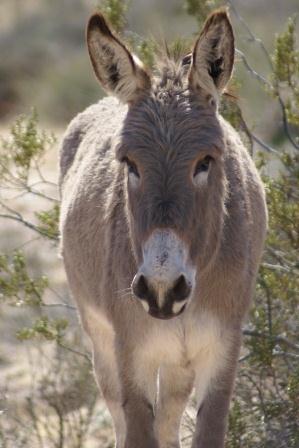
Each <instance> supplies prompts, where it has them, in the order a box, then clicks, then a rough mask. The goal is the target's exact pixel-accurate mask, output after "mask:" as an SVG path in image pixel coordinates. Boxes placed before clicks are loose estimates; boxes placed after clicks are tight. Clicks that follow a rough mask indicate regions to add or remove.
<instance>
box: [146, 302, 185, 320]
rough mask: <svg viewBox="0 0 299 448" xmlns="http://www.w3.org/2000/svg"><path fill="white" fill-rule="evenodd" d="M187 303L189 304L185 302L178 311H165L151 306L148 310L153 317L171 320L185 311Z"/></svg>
mask: <svg viewBox="0 0 299 448" xmlns="http://www.w3.org/2000/svg"><path fill="white" fill-rule="evenodd" d="M186 305H187V304H186V303H185V304H184V305H183V306H182V308H181V309H180V311H179V312H178V313H166V312H163V311H161V310H159V309H156V308H150V309H149V311H148V314H149V315H150V316H151V317H154V318H155V319H160V320H170V319H173V318H175V317H178V316H180V315H181V314H182V313H183V312H184V310H185V308H186Z"/></svg>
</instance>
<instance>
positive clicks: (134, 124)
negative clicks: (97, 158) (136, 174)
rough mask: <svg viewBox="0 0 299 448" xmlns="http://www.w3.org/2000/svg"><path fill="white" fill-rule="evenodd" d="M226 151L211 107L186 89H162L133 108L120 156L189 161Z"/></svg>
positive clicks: (126, 126) (128, 119)
mask: <svg viewBox="0 0 299 448" xmlns="http://www.w3.org/2000/svg"><path fill="white" fill-rule="evenodd" d="M222 150H223V140H222V132H221V127H220V124H219V121H218V119H217V116H216V114H215V112H214V111H213V110H212V108H211V107H208V106H207V105H205V104H203V103H200V102H199V101H196V100H195V99H194V98H192V97H191V96H190V95H189V93H186V92H185V93H184V92H183V93H177V92H174V93H172V94H171V93H170V92H159V93H158V94H156V95H153V96H152V97H151V98H147V99H145V100H144V101H142V102H141V103H140V104H138V105H137V106H133V107H132V108H131V109H129V111H128V114H127V117H126V119H125V121H124V125H123V128H122V132H121V142H120V145H119V148H118V154H117V156H118V157H119V158H120V159H122V158H124V157H132V158H136V159H143V158H144V157H147V158H148V157H150V156H152V157H154V158H165V157H166V158H169V157H170V156H171V157H172V158H179V159H184V160H188V159H193V158H194V157H196V156H198V155H199V154H200V153H201V152H208V153H215V155H217V153H218V154H221V152H222Z"/></svg>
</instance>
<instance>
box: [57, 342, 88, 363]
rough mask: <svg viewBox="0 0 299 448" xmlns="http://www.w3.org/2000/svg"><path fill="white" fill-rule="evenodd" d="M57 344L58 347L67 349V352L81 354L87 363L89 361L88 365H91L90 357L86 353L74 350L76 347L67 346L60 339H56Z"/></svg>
mask: <svg viewBox="0 0 299 448" xmlns="http://www.w3.org/2000/svg"><path fill="white" fill-rule="evenodd" d="M57 344H58V345H59V347H61V348H63V349H65V350H68V351H69V352H71V353H74V354H75V355H79V356H82V357H83V358H85V359H86V361H88V363H89V364H90V365H92V361H91V358H90V357H89V356H88V354H87V353H83V352H80V351H79V350H76V349H74V348H72V347H69V346H67V345H64V343H63V342H61V341H58V342H57Z"/></svg>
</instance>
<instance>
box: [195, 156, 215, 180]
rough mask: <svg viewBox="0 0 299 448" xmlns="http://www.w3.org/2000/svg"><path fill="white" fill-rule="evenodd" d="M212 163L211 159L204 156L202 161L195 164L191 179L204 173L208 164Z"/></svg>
mask: <svg viewBox="0 0 299 448" xmlns="http://www.w3.org/2000/svg"><path fill="white" fill-rule="evenodd" d="M212 161H213V157H211V156H206V157H205V158H204V159H202V160H200V161H199V162H197V164H196V167H195V170H194V173H193V177H195V176H197V175H198V174H199V173H205V172H207V171H208V170H209V167H210V163H211V162H212Z"/></svg>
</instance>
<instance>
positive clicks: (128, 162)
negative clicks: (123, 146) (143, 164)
mask: <svg viewBox="0 0 299 448" xmlns="http://www.w3.org/2000/svg"><path fill="white" fill-rule="evenodd" d="M123 161H124V162H125V163H126V165H127V167H128V172H129V174H134V176H136V177H138V178H140V175H139V172H138V169H137V166H136V164H135V163H134V162H132V161H131V160H129V159H127V158H125V159H124V160H123Z"/></svg>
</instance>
